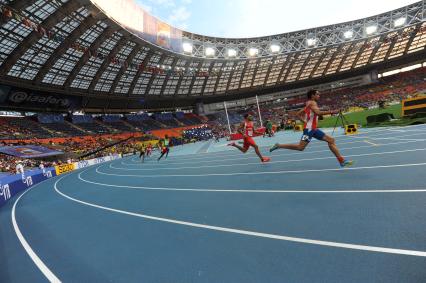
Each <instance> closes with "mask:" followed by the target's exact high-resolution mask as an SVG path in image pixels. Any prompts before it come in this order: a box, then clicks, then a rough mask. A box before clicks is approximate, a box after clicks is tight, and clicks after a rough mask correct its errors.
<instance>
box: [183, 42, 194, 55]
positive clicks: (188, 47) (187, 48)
mask: <svg viewBox="0 0 426 283" xmlns="http://www.w3.org/2000/svg"><path fill="white" fill-rule="evenodd" d="M182 48H183V52H185V53H192V48H193V47H192V44H191V43H189V42H184V43H183V44H182Z"/></svg>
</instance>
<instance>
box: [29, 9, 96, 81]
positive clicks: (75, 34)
mask: <svg viewBox="0 0 426 283" xmlns="http://www.w3.org/2000/svg"><path fill="white" fill-rule="evenodd" d="M96 21H97V20H96V19H95V18H94V17H92V16H91V15H89V16H88V17H87V18H85V19H84V20H83V21H82V22H81V23H80V25H79V26H78V27H77V28H76V29H74V30H73V31H72V32H71V33H70V35H69V36H68V37H67V38H66V39H65V40H64V42H62V43H61V45H59V47H58V48H57V49H56V50H55V52H53V54H52V55H51V56H50V57H49V59H47V61H46V63H45V64H44V65H43V68H41V70H40V71H39V72H38V74H37V76H36V77H35V79H34V81H35V82H36V83H40V82H41V81H42V80H43V78H44V76H45V75H46V74H47V73H48V72H49V70H50V69H51V68H52V66H53V65H54V64H55V63H56V61H57V60H58V59H59V58H61V56H62V55H64V54H65V52H67V50H68V48H70V47H71V44H73V43H74V42H75V41H76V40H77V39H78V38H79V37H80V36H81V35H82V34H83V33H84V32H86V30H88V29H89V28H90V27H91V26H92V25H93V24H94V23H95V22H96Z"/></svg>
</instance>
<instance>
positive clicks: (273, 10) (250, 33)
mask: <svg viewBox="0 0 426 283" xmlns="http://www.w3.org/2000/svg"><path fill="white" fill-rule="evenodd" d="M414 2H416V1H415V0H375V1H371V0H358V1H341V0H322V1H308V0H299V1H283V0H234V1H232V3H233V7H232V10H233V13H234V15H235V16H234V17H233V18H232V19H227V20H229V23H228V26H232V29H228V30H227V31H226V32H225V34H222V36H226V37H254V36H264V35H272V34H279V33H284V32H290V31H297V30H302V29H307V28H314V27H318V26H323V25H330V24H335V23H340V22H346V21H351V20H356V19H361V18H365V17H369V16H373V15H375V14H379V13H383V12H387V11H390V10H393V9H396V8H399V7H402V6H404V5H409V4H411V3H414ZM229 8H231V7H228V9H229ZM220 20H221V21H222V20H224V19H220ZM209 33H210V34H211V32H209ZM219 36H220V35H219Z"/></svg>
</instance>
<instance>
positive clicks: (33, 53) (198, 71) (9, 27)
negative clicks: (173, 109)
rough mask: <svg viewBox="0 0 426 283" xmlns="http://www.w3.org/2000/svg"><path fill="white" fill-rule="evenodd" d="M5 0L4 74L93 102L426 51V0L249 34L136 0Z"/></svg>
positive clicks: (190, 95)
mask: <svg viewBox="0 0 426 283" xmlns="http://www.w3.org/2000/svg"><path fill="white" fill-rule="evenodd" d="M0 5H1V10H2V12H1V13H2V17H1V19H0V23H1V30H0V41H1V48H0V82H1V83H2V84H7V85H12V86H15V87H25V88H30V89H32V90H40V91H47V92H54V93H64V94H73V95H78V96H82V97H84V100H83V108H104V109H105V108H109V109H113V108H117V109H139V108H143V107H149V108H156V107H165V106H185V105H193V104H194V103H195V102H196V101H198V102H201V101H202V102H214V101H220V100H228V99H235V98H239V97H246V96H252V95H254V94H255V93H267V92H273V91H277V90H282V89H285V88H291V87H296V86H301V85H304V86H305V85H307V84H313V83H317V82H322V81H324V80H336V79H338V78H340V77H344V76H353V75H354V74H357V73H366V72H368V71H371V70H374V69H377V68H386V67H390V66H392V65H398V64H403V63H404V62H408V61H416V60H417V61H418V60H423V59H424V58H426V57H425V45H426V23H425V18H426V9H425V2H424V1H420V2H417V3H414V4H412V5H409V6H406V7H403V8H400V9H397V10H394V11H391V12H388V13H384V14H380V15H377V16H374V17H370V18H366V19H361V20H356V21H352V22H346V23H341V24H335V25H332V26H326V27H319V28H315V29H309V30H304V31H298V32H292V33H285V34H279V35H275V36H267V37H259V38H247V39H241V38H239V39H232V38H216V37H207V36H203V35H197V34H193V33H188V32H185V31H181V30H179V29H176V28H174V27H171V26H168V25H167V24H165V23H163V22H161V21H159V20H157V19H156V18H154V17H152V16H150V15H149V14H148V13H146V12H145V11H143V10H141V8H139V7H136V6H134V5H135V4H134V3H133V2H132V1H131V0H90V1H89V0H72V1H68V0H0ZM207 50H208V51H207ZM105 101H108V103H105Z"/></svg>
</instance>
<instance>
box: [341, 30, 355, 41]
mask: <svg viewBox="0 0 426 283" xmlns="http://www.w3.org/2000/svg"><path fill="white" fill-rule="evenodd" d="M343 37H344V38H346V39H351V38H352V37H354V32H353V31H351V30H347V31H345V33H344V34H343Z"/></svg>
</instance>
